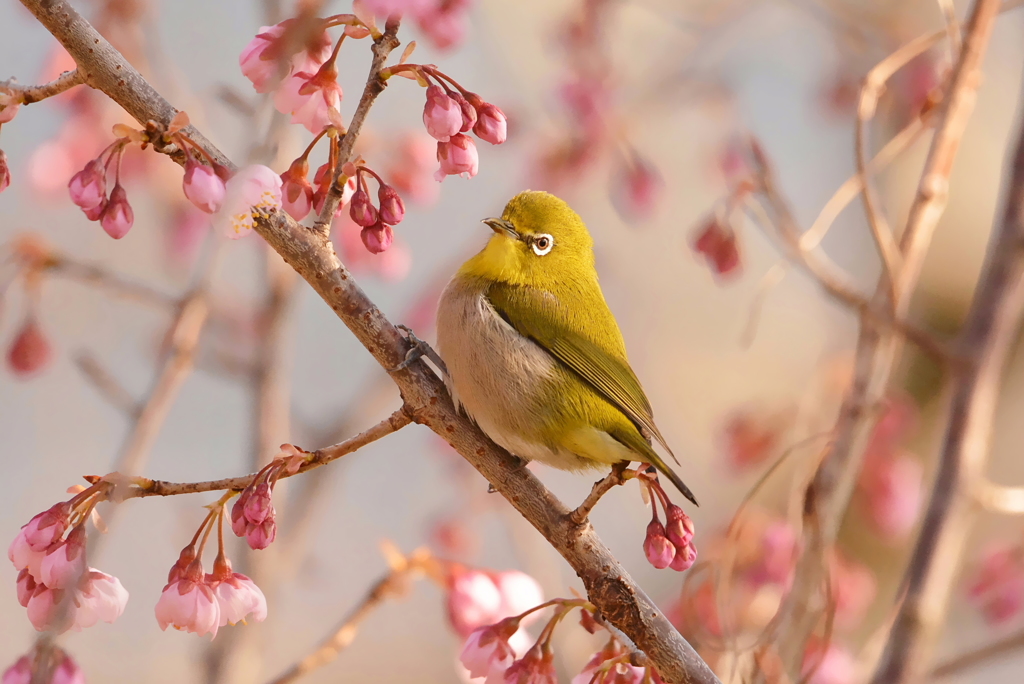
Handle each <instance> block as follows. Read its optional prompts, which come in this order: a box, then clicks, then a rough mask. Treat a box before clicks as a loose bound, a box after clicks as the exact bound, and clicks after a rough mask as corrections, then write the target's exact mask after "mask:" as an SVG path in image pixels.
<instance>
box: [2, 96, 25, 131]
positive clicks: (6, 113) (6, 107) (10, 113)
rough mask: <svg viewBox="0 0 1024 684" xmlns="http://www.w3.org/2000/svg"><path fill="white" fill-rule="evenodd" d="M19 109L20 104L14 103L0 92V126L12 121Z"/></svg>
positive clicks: (11, 98)
mask: <svg viewBox="0 0 1024 684" xmlns="http://www.w3.org/2000/svg"><path fill="white" fill-rule="evenodd" d="M20 108H21V103H20V102H16V101H15V100H14V99H13V97H12V96H11V95H8V94H7V93H4V92H0V124H5V123H8V122H10V121H11V120H12V119H14V116H15V115H16V114H17V113H18V109H20Z"/></svg>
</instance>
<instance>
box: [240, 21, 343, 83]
mask: <svg viewBox="0 0 1024 684" xmlns="http://www.w3.org/2000/svg"><path fill="white" fill-rule="evenodd" d="M291 22H292V20H290V19H289V20H286V21H283V22H281V23H280V24H275V25H274V26H261V27H260V30H259V33H258V34H256V37H255V38H253V39H252V40H251V41H249V44H248V45H246V46H245V49H243V50H242V53H241V54H240V55H239V56H238V65H239V66H240V67H241V69H242V73H243V74H244V75H245V77H246V78H248V79H249V80H250V81H251V82H252V85H253V88H255V90H256V92H257V93H269V92H270V91H271V90H273V89H274V86H276V85H277V83H278V82H279V80H280V78H279V77H282V78H283V77H286V76H287V75H288V73H289V72H290V71H293V70H294V71H309V72H315V71H316V70H317V69H319V68H320V66H321V65H322V64H323V63H324V62H325V61H327V58H328V57H330V55H331V37H330V35H329V34H328V33H327V32H326V31H324V32H323V33H322V34H321V35H320V37H319V39H318V40H315V41H312V42H313V43H314V44H313V46H312V50H310V47H311V46H310V45H306V47H305V49H303V50H300V51H299V52H297V53H296V54H294V55H292V57H291V58H290V60H287V64H285V65H282V64H281V61H283V60H285V59H286V55H284V54H283V52H282V48H283V45H282V44H281V41H280V40H279V39H280V38H281V36H282V35H284V32H285V29H286V28H287V27H288V25H289V24H290V23H291Z"/></svg>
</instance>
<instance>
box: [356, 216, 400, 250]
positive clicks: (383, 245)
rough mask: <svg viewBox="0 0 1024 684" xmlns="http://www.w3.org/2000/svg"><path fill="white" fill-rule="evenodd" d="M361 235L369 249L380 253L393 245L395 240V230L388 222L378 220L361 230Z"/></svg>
mask: <svg viewBox="0 0 1024 684" xmlns="http://www.w3.org/2000/svg"><path fill="white" fill-rule="evenodd" d="M359 237H360V238H361V239H362V241H363V245H365V247H366V249H367V250H369V251H370V252H371V253H372V254H380V253H381V252H385V251H387V249H388V248H389V247H391V243H392V242H394V241H395V232H394V231H393V230H392V229H391V226H389V225H388V224H386V223H380V222H379V221H378V222H377V223H375V224H373V225H372V226H368V227H366V228H363V229H362V230H361V231H359Z"/></svg>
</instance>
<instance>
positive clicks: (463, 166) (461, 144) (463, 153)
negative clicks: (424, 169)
mask: <svg viewBox="0 0 1024 684" xmlns="http://www.w3.org/2000/svg"><path fill="white" fill-rule="evenodd" d="M437 161H439V162H440V163H441V167H440V168H439V169H438V170H437V171H435V172H434V180H436V181H438V182H441V181H443V180H444V178H445V176H459V175H461V176H462V177H463V178H472V177H473V176H475V175H476V172H477V169H478V168H479V166H480V157H479V155H478V154H477V151H476V144H475V143H474V142H473V139H472V138H470V137H469V136H466V135H463V134H462V133H459V134H457V135H453V136H452V137H451V139H450V140H449V141H448V142H438V143H437Z"/></svg>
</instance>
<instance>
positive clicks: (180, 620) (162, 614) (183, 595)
mask: <svg viewBox="0 0 1024 684" xmlns="http://www.w3.org/2000/svg"><path fill="white" fill-rule="evenodd" d="M194 575H195V573H194V572H190V573H189V576H188V577H185V578H182V579H180V580H178V581H176V582H172V583H170V584H168V585H167V586H166V587H164V590H163V593H161V594H160V600H159V601H157V604H156V621H157V623H158V624H159V625H160V629H162V630H166V629H167V628H168V627H174V629H177V630H182V631H186V632H193V633H195V634H198V635H199V636H202V635H204V634H207V633H209V634H212V635H213V636H214V637H215V636H217V630H218V629H219V627H220V604H218V603H217V599H216V597H215V596H214V593H213V589H212V588H211V587H210V585H209V584H207V583H206V580H205V578H204V577H203V576H202V570H201V569H200V571H199V577H198V578H197V579H192V578H191V577H192V576H194Z"/></svg>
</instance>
